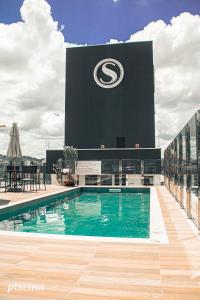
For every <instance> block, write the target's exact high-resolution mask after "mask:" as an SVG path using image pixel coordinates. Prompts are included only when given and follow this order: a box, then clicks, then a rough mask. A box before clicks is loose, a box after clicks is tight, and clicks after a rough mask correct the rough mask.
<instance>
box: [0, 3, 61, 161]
mask: <svg viewBox="0 0 200 300" xmlns="http://www.w3.org/2000/svg"><path fill="white" fill-rule="evenodd" d="M20 11H21V17H22V21H21V22H18V23H15V24H10V25H5V24H0V103H1V110H0V120H1V121H2V122H4V123H6V124H7V125H8V128H7V129H1V130H0V134H1V137H0V139H1V143H0V152H1V153H5V152H6V148H7V145H8V138H9V136H8V131H9V126H11V123H12V122H17V123H18V125H19V128H20V132H21V144H22V151H23V152H24V154H27V153H29V154H31V155H35V154H36V155H37V154H40V155H43V156H44V155H45V147H44V143H45V141H44V140H43V141H42V142H41V140H42V139H43V137H52V136H53V137H54V136H57V137H62V136H63V132H64V74H65V43H64V37H63V35H62V33H61V32H60V31H59V29H58V24H57V22H54V20H53V18H52V16H51V8H50V6H49V4H48V3H47V2H46V1H44V0H25V1H24V3H23V6H22V8H21V10H20ZM61 29H63V28H62V26H61ZM55 112H56V113H58V114H59V115H58V116H57V117H55V114H54V113H55ZM38 139H41V140H40V141H39V142H38ZM39 143H40V144H42V146H43V149H42V147H41V146H40V145H39ZM60 145H63V140H62V139H61V140H60Z"/></svg>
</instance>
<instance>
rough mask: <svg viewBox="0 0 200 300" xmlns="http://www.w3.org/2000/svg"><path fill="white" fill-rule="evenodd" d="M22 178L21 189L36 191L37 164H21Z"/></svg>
mask: <svg viewBox="0 0 200 300" xmlns="http://www.w3.org/2000/svg"><path fill="white" fill-rule="evenodd" d="M22 173H23V178H22V180H21V182H22V187H23V191H24V192H25V191H27V189H28V188H29V191H36V192H37V184H38V181H37V166H23V167H22Z"/></svg>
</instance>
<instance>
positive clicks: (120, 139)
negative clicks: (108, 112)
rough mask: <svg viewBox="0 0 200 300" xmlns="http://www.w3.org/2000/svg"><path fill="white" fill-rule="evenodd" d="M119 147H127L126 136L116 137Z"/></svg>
mask: <svg viewBox="0 0 200 300" xmlns="http://www.w3.org/2000/svg"><path fill="white" fill-rule="evenodd" d="M116 144H117V145H116V146H117V148H125V137H123V136H120V137H117V138H116Z"/></svg>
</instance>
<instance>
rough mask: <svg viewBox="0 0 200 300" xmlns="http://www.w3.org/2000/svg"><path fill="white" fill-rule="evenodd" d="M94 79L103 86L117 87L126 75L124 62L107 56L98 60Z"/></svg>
mask: <svg viewBox="0 0 200 300" xmlns="http://www.w3.org/2000/svg"><path fill="white" fill-rule="evenodd" d="M93 75H94V80H95V82H96V83H97V84H98V85H99V86H100V87H102V88H105V89H111V88H114V87H116V86H117V85H118V84H120V82H121V81H122V79H123V77H124V69H123V67H122V64H121V63H120V62H119V61H117V60H116V59H113V58H106V59H103V60H101V61H100V62H98V64H97V65H96V67H95V68H94V73H93Z"/></svg>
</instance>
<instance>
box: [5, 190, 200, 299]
mask: <svg viewBox="0 0 200 300" xmlns="http://www.w3.org/2000/svg"><path fill="white" fill-rule="evenodd" d="M51 189H52V190H51V191H50V190H49V189H48V192H54V191H56V190H58V189H59V190H61V189H63V187H51ZM63 190H64V189H63ZM39 193H45V192H44V191H42V192H39ZM39 193H38V194H39ZM157 193H158V197H159V201H160V205H161V209H162V213H163V217H164V221H165V224H166V228H167V233H168V237H169V244H165V245H159V244H138V243H136V244H133V243H130V244H128V243H110V242H88V241H73V240H54V239H50V238H44V239H41V238H32V237H31V238H28V237H9V236H5V235H4V236H3V235H0V241H1V243H0V299H3V300H7V299H8V300H9V299H19V300H23V299H28V300H34V299H35V300H37V299H46V300H50V299H56V300H59V299H66V300H103V299H104V300H117V299H126V300H129V299H137V300H153V299H156V300H160V299H163V300H179V299H180V300H199V299H200V240H199V239H198V238H197V236H196V234H195V233H194V231H193V230H192V229H191V227H190V226H189V224H188V222H187V220H186V219H185V218H184V216H183V214H182V213H181V210H180V209H179V208H178V207H177V205H176V203H175V200H174V199H173V198H172V196H171V194H170V193H169V192H168V191H167V189H166V188H165V187H157ZM10 194H11V193H10ZM38 194H37V195H38ZM13 195H14V196H13ZM0 196H1V198H4V199H5V197H7V199H11V198H12V197H13V198H15V201H17V198H18V197H33V196H34V195H33V193H31V195H28V193H24V194H23V193H18V194H11V195H10V196H9V193H7V194H5V193H1V195H0ZM9 197H10V198H9ZM12 201H14V200H12ZM15 282H17V283H32V284H37V285H44V290H43V291H23V292H22V291H12V292H10V293H8V285H9V284H12V283H15Z"/></svg>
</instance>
